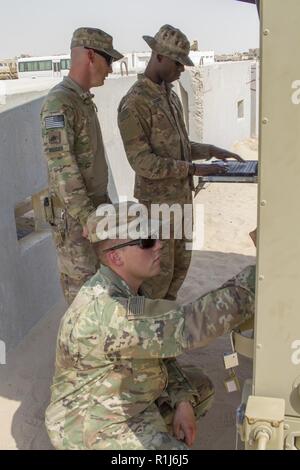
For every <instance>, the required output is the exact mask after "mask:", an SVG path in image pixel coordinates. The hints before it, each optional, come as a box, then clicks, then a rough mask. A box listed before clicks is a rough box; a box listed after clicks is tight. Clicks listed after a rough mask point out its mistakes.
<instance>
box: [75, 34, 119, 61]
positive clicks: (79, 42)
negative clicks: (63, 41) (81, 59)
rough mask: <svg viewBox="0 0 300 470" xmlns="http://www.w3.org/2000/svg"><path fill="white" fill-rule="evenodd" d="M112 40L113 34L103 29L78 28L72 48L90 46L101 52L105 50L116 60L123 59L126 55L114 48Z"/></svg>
mask: <svg viewBox="0 0 300 470" xmlns="http://www.w3.org/2000/svg"><path fill="white" fill-rule="evenodd" d="M112 41H113V38H112V36H110V35H109V34H107V33H105V32H104V31H102V30H101V29H97V28H78V29H76V30H75V31H74V33H73V37H72V41H71V49H73V47H89V48H90V49H96V50H97V51H99V52H105V54H108V55H110V56H111V57H113V59H114V61H115V60H119V59H122V57H124V56H123V55H122V54H121V53H120V52H118V51H116V50H115V49H114V48H113V43H112Z"/></svg>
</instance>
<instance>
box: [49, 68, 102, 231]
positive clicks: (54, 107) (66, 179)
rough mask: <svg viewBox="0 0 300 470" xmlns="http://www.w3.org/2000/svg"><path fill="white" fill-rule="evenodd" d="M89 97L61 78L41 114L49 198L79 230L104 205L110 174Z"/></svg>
mask: <svg viewBox="0 0 300 470" xmlns="http://www.w3.org/2000/svg"><path fill="white" fill-rule="evenodd" d="M92 98H93V95H92V94H91V93H89V92H84V91H83V90H82V89H81V88H80V87H79V85H77V84H76V83H75V82H74V81H73V80H71V79H70V78H69V77H65V78H64V80H63V81H62V82H61V83H59V84H58V85H56V86H55V87H54V88H53V89H52V90H51V91H50V92H49V94H48V96H47V98H46V100H45V102H44V105H43V108H42V111H41V123H42V137H43V144H44V153H45V156H46V158H47V164H48V175H49V190H50V194H51V196H56V198H55V200H56V201H59V203H60V204H61V206H62V207H63V208H65V209H66V211H67V212H68V213H69V214H70V215H71V216H72V217H73V218H74V219H76V220H77V221H78V222H79V223H80V224H81V225H84V224H85V222H86V219H87V217H88V214H89V213H90V212H92V211H93V210H94V209H95V207H97V206H98V204H100V203H102V202H106V200H107V199H106V192H107V182H108V170H107V164H106V160H105V153H104V147H103V141H102V135H101V129H100V124H99V121H98V117H97V113H96V109H95V104H94V103H93V100H92Z"/></svg>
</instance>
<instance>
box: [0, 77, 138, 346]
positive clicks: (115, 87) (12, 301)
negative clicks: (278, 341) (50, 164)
mask: <svg viewBox="0 0 300 470" xmlns="http://www.w3.org/2000/svg"><path fill="white" fill-rule="evenodd" d="M134 80H135V79H134V77H128V78H122V79H113V80H107V82H106V84H105V87H102V88H101V89H97V90H94V91H95V93H96V95H95V102H96V104H97V107H98V110H99V117H100V121H101V126H102V131H103V138H104V143H105V147H106V152H107V155H108V162H109V167H110V168H111V169H112V171H110V172H109V173H110V174H109V193H110V196H111V198H112V199H113V200H117V199H118V197H120V196H122V195H127V196H128V197H131V196H132V192H133V191H132V190H133V181H134V173H133V171H132V170H131V169H130V167H129V164H128V162H127V159H126V156H125V152H124V149H123V145H122V142H121V138H120V136H119V131H118V127H117V125H116V122H117V106H118V103H119V101H120V99H121V97H122V96H123V95H124V94H125V93H126V92H127V90H128V89H129V87H130V86H131V85H132V83H133V82H134ZM22 91H23V90H21V92H22ZM30 96H31V95H29V94H27V96H26V100H27V101H28V100H30ZM16 97H17V95H14V98H15V100H16V99H17V98H16ZM19 99H20V100H22V101H23V99H24V93H21V94H20V95H19ZM43 99H44V98H39V99H36V100H34V101H29V102H27V103H25V104H22V105H20V106H17V107H14V108H12V109H9V110H8V111H4V112H2V113H1V107H0V241H1V242H0V340H2V341H4V342H5V344H6V347H7V349H9V348H11V347H13V346H14V345H15V344H17V343H18V342H19V341H20V339H21V338H23V336H24V335H25V334H26V333H27V331H28V330H29V329H30V328H31V327H32V326H33V325H34V324H35V323H36V322H37V321H38V320H39V319H40V318H41V317H42V316H43V315H45V314H46V313H47V312H48V311H50V310H51V309H52V308H55V306H56V304H58V303H60V302H61V297H62V292H61V288H60V284H59V277H58V272H57V261H56V253H55V249H54V245H53V241H52V236H51V233H50V232H49V231H41V232H35V233H33V234H32V235H29V236H27V237H25V238H23V239H22V240H20V241H18V239H17V232H16V224H15V216H14V209H15V206H16V205H17V204H18V203H20V202H22V201H24V200H25V199H26V198H27V197H29V196H32V195H33V194H36V193H38V192H40V191H42V190H43V189H44V188H46V187H47V171H46V164H45V161H44V157H43V155H42V146H41V137H40V121H39V113H40V109H41V106H42V102H43ZM128 188H130V190H128Z"/></svg>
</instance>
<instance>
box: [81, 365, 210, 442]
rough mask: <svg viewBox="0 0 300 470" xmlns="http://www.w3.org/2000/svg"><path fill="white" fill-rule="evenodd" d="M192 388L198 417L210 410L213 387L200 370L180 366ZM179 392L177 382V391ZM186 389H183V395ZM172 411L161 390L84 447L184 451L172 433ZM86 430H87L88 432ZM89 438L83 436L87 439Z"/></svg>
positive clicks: (194, 407)
mask: <svg viewBox="0 0 300 470" xmlns="http://www.w3.org/2000/svg"><path fill="white" fill-rule="evenodd" d="M180 369H181V370H182V372H183V374H184V376H185V378H186V380H187V381H188V383H189V385H190V388H191V390H192V391H193V404H192V405H193V409H194V413H195V417H196V419H197V420H198V419H199V418H200V417H201V416H204V415H205V414H206V412H207V411H208V410H209V409H210V407H211V405H212V402H213V398H214V387H213V384H212V382H211V381H210V379H209V378H208V377H207V375H206V374H204V373H203V372H202V370H201V369H200V368H198V367H195V366H182V367H181V368H180ZM177 392H178V394H179V395H180V392H181V391H180V384H177V388H176V393H177ZM184 393H185V390H183V394H184ZM174 414H175V408H174V404H173V400H172V399H171V397H170V396H169V397H168V394H167V393H166V392H164V393H163V394H162V395H161V396H160V397H159V398H158V399H157V400H156V401H155V402H154V403H152V404H150V405H149V406H148V407H147V408H146V409H145V410H144V411H143V412H142V413H140V414H138V415H137V416H134V417H133V418H131V419H129V420H127V421H126V422H125V423H120V424H118V426H117V428H116V429H111V430H110V432H101V434H100V435H99V436H98V438H97V440H96V441H95V440H94V442H93V443H91V442H90V445H89V446H88V447H84V448H85V449H90V450H100V449H103V450H104V449H106V450H187V449H188V447H187V446H186V444H185V443H184V442H182V441H179V440H177V439H176V438H175V437H174V435H173V430H172V423H173V418H174ZM87 433H88V431H87ZM88 440H89V439H86V442H87V441H88Z"/></svg>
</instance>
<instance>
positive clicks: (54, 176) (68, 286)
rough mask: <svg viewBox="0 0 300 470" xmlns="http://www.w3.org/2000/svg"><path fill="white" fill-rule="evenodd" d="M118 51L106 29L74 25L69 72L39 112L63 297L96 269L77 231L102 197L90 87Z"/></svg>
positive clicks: (104, 177)
mask: <svg viewBox="0 0 300 470" xmlns="http://www.w3.org/2000/svg"><path fill="white" fill-rule="evenodd" d="M122 57H123V56H122V55H121V54H120V53H119V52H117V51H116V50H114V49H113V45H112V37H111V36H110V35H109V34H107V33H105V32H104V31H101V30H100V29H94V28H79V29H77V30H76V31H75V32H74V34H73V38H72V42H71V69H70V73H69V75H68V77H65V78H64V79H63V81H62V82H61V83H59V84H58V85H57V86H55V87H54V88H53V89H52V90H51V91H50V92H49V94H48V96H47V98H46V100H45V103H44V105H43V108H42V112H41V123H42V136H43V144H44V153H45V156H46V159H47V164H48V176H49V197H48V198H46V199H45V212H46V218H47V220H48V222H49V223H50V224H51V226H52V228H53V235H54V240H55V244H56V248H57V253H58V262H59V270H60V274H61V282H62V286H63V291H64V294H65V298H66V300H67V302H68V303H71V302H72V300H73V299H74V298H75V296H76V294H77V292H78V290H79V289H80V287H81V286H82V285H83V284H84V282H85V281H86V280H87V279H88V278H90V277H91V276H92V275H93V274H95V272H96V270H97V267H98V260H97V258H96V257H95V253H94V251H93V250H92V249H91V246H90V244H89V243H88V242H87V240H86V239H85V238H83V237H82V228H83V226H84V225H85V223H86V220H87V217H88V215H89V214H90V213H91V212H92V211H93V210H94V209H95V208H96V207H97V206H98V205H99V204H100V203H103V202H107V201H108V196H107V183H108V170H107V163H106V160H105V153H104V146H103V141H102V135H101V129H100V125H99V121H98V117H97V110H96V105H95V104H94V102H93V96H94V95H92V94H91V93H90V88H92V87H96V86H101V85H103V83H104V80H105V78H106V76H107V75H108V74H109V73H110V72H112V68H111V64H112V62H113V61H114V60H119V59H120V58H122Z"/></svg>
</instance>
